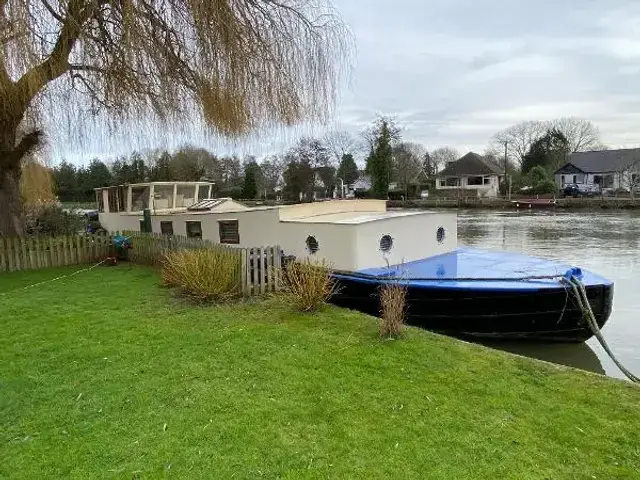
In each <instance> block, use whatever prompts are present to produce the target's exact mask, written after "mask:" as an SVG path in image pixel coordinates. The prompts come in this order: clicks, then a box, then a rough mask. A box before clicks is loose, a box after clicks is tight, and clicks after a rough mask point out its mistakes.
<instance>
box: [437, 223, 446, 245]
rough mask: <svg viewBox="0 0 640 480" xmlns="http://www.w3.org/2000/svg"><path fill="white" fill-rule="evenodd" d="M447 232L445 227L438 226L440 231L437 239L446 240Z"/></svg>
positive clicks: (440, 241) (439, 241)
mask: <svg viewBox="0 0 640 480" xmlns="http://www.w3.org/2000/svg"><path fill="white" fill-rule="evenodd" d="M445 234H446V233H445V231H444V228H443V227H438V231H437V232H436V240H438V243H442V242H444V237H445Z"/></svg>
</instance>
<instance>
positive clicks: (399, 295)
mask: <svg viewBox="0 0 640 480" xmlns="http://www.w3.org/2000/svg"><path fill="white" fill-rule="evenodd" d="M406 305H407V285H406V284H405V283H399V282H392V283H387V284H384V285H382V286H381V287H380V309H381V312H380V313H381V316H382V323H381V324H380V336H381V337H382V338H398V337H400V336H401V335H402V330H403V328H404V315H405V312H406Z"/></svg>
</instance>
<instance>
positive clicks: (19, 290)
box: [0, 258, 108, 297]
mask: <svg viewBox="0 0 640 480" xmlns="http://www.w3.org/2000/svg"><path fill="white" fill-rule="evenodd" d="M107 260H108V259H106V258H105V259H104V260H102V261H101V262H99V263H96V264H95V265H92V266H90V267H87V268H83V269H81V270H78V271H75V272H73V273H69V274H67V275H61V276H59V277H56V278H51V279H49V280H44V281H42V282H38V283H34V284H33V285H27V286H26V287H20V288H16V289H15V290H9V291H8V292H0V297H4V296H6V295H9V294H12V293H16V292H23V291H25V290H29V289H30V288H34V287H37V286H40V285H44V284H46V283H52V282H55V281H57V280H62V279H63V278H71V277H75V276H76V275H78V274H79V273H82V272H88V271H90V270H93V269H94V268H96V267H98V266H100V265H102V264H103V263H104V262H106V261H107Z"/></svg>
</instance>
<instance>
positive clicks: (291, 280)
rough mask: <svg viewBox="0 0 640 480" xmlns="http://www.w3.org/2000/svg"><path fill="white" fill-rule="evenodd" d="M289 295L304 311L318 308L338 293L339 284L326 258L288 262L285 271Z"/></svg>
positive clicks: (296, 306)
mask: <svg viewBox="0 0 640 480" xmlns="http://www.w3.org/2000/svg"><path fill="white" fill-rule="evenodd" d="M283 280H284V286H285V291H286V295H287V297H289V298H290V300H291V303H292V304H293V305H294V306H295V308H296V309H297V310H299V311H302V312H311V311H315V310H318V309H319V308H320V307H322V305H324V304H325V303H326V302H327V301H329V299H330V298H331V297H332V296H333V295H334V294H335V293H336V291H337V288H338V286H337V284H336V282H335V281H334V280H333V279H332V278H331V268H330V265H328V264H327V263H326V262H325V261H324V260H323V261H322V262H312V261H311V260H309V259H306V260H303V261H301V262H298V261H294V262H291V263H288V264H287V266H286V268H285V269H284V271H283Z"/></svg>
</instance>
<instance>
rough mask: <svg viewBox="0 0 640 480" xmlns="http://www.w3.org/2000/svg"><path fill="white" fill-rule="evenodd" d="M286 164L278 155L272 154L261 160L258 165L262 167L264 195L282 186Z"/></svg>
mask: <svg viewBox="0 0 640 480" xmlns="http://www.w3.org/2000/svg"><path fill="white" fill-rule="evenodd" d="M286 166H287V165H286V162H285V160H284V158H282V157H281V156H278V155H272V156H270V157H267V158H265V159H264V160H263V161H262V163H261V164H260V167H261V168H262V178H263V187H264V189H265V196H266V195H267V194H269V193H274V192H275V191H276V188H278V187H280V186H282V184H283V174H284V170H285V168H286Z"/></svg>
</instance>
